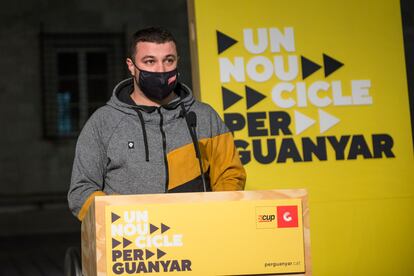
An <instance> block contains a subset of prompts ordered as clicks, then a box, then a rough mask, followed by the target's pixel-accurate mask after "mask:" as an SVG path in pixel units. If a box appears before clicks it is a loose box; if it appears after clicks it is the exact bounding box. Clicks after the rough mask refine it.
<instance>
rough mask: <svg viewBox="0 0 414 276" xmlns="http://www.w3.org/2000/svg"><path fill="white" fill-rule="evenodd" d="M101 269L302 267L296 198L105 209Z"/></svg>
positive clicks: (207, 271) (216, 271)
mask: <svg viewBox="0 0 414 276" xmlns="http://www.w3.org/2000/svg"><path fill="white" fill-rule="evenodd" d="M105 225H106V256H107V262H106V263H107V275H136V274H140V273H143V274H144V273H157V274H161V275H165V274H171V275H175V274H183V273H184V274H190V275H247V274H250V275H252V274H255V275H258V274H269V273H297V272H304V271H305V261H304V241H303V225H302V205H301V200H300V199H279V200H253V201H235V202H211V203H208V204H205V203H204V204H203V203H182V204H176V203H169V204H140V205H133V206H107V207H106V208H105Z"/></svg>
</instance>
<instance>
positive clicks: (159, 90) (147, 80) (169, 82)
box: [134, 66, 178, 101]
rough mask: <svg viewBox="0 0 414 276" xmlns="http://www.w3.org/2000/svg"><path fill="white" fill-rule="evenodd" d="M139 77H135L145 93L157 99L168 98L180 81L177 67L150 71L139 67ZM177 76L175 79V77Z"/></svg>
mask: <svg viewBox="0 0 414 276" xmlns="http://www.w3.org/2000/svg"><path fill="white" fill-rule="evenodd" d="M135 67H136V68H137V69H138V70H139V71H140V72H139V79H138V80H137V79H136V78H135V77H134V79H135V81H136V82H137V85H138V87H139V88H140V89H141V91H142V92H143V93H144V95H145V96H146V97H147V98H149V99H151V100H156V101H162V100H164V99H165V98H167V97H168V96H169V95H170V94H171V93H172V92H173V90H174V88H175V86H176V85H177V82H178V70H177V68H175V69H174V70H172V71H169V72H149V71H144V70H141V69H139V68H138V67H137V66H135ZM174 77H175V79H174Z"/></svg>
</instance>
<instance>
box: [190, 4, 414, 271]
mask: <svg viewBox="0 0 414 276" xmlns="http://www.w3.org/2000/svg"><path fill="white" fill-rule="evenodd" d="M189 2H190V3H191V5H189V6H190V7H192V6H193V7H194V14H193V15H194V17H192V16H190V20H194V22H193V23H194V26H195V27H194V29H195V34H196V35H195V40H194V41H193V48H192V50H193V54H196V55H197V60H193V64H197V65H198V66H197V68H196V70H195V71H194V72H198V74H197V75H196V76H195V79H196V80H197V81H195V82H194V83H195V84H196V85H197V84H199V86H200V87H199V88H197V87H196V90H197V91H198V90H199V91H200V95H201V99H202V100H203V101H205V102H208V103H209V104H211V105H212V106H213V107H214V108H215V109H216V110H217V111H218V112H219V113H220V114H221V115H222V116H223V118H229V116H231V115H232V114H236V116H238V117H237V118H238V119H239V120H241V121H238V122H239V123H240V122H242V123H244V127H242V128H241V129H238V128H236V127H235V126H234V127H235V131H234V136H235V139H236V142H237V141H238V142H245V143H246V144H248V146H247V148H246V149H243V148H241V147H239V152H240V153H241V156H242V158H243V159H244V161H245V163H246V165H245V168H246V171H247V176H248V177H247V186H246V187H247V189H250V190H258V189H279V188H289V189H291V188H306V189H308V191H309V198H310V209H311V214H312V220H311V223H312V232H311V233H312V234H311V235H312V251H313V256H314V258H313V264H314V267H315V269H314V271H315V275H390V274H391V271H392V272H393V273H392V274H393V275H409V274H410V273H409V271H411V270H413V269H414V263H413V262H410V261H408V260H407V258H408V257H409V256H410V253H409V251H408V248H410V247H411V248H414V247H413V240H414V239H413V238H412V235H411V234H410V233H409V230H407V229H409V228H405V227H412V223H413V219H412V218H410V217H408V213H407V212H408V210H407V209H406V208H407V207H408V205H409V203H411V204H412V203H413V196H414V185H413V184H414V174H413V168H414V159H413V145H412V137H411V124H410V114H409V101H408V91H407V81H406V72H405V62H404V48H403V38H402V26H401V15H400V6H399V1H398V0H387V1H375V0H367V1H359V0H349V1H330V0H315V1H300V0H293V1H282V0H277V1H274V0H257V1H247V0H246V1H222V0H220V1H219V0H210V1H203V0H194V1H189ZM190 13H191V9H190ZM193 18H194V19H193ZM190 24H191V22H190ZM217 31H220V32H221V33H223V34H225V35H226V36H228V37H230V38H232V39H234V40H236V41H237V42H236V43H235V44H234V45H232V46H230V47H228V48H227V49H226V50H224V51H222V52H221V53H218V45H217ZM250 34H252V35H250ZM260 34H262V35H263V36H262V37H261V38H260V39H259V37H260ZM250 38H252V42H249V41H250ZM278 38H279V40H278ZM278 41H279V42H280V41H282V42H283V43H277V42H278ZM266 43H267V44H266ZM262 45H265V46H263V48H261V46H262ZM266 45H267V46H266ZM194 46H196V47H194ZM278 47H279V48H278ZM195 50H196V51H195ZM324 54H325V55H327V56H329V57H331V58H333V59H335V60H337V61H338V62H341V63H343V64H344V65H343V66H341V67H339V68H338V69H337V70H333V72H331V73H330V72H329V68H330V67H331V66H334V62H332V61H330V60H329V58H327V57H326V56H325V58H324ZM193 56H195V55H193ZM289 58H290V59H291V60H292V61H291V64H289V62H288V60H289ZM302 58H306V59H308V60H310V61H313V62H314V63H316V64H319V65H320V66H321V68H320V69H319V70H316V71H315V72H313V73H311V74H310V75H309V76H308V77H306V78H303V74H304V73H306V71H307V70H306V69H304V68H303V65H304V64H305V63H306V61H303V60H302ZM324 61H325V62H327V64H324ZM255 62H256V64H255ZM240 64H241V65H240ZM276 68H277V69H276ZM283 69H284V70H285V71H286V72H290V74H283V72H282V71H283ZM295 69H297V71H296V72H295ZM276 71H277V73H276ZM267 72H270V73H269V75H266V73H267ZM329 73H330V74H329ZM260 77H262V79H260ZM223 87H224V88H226V89H228V90H230V91H232V92H233V93H235V94H237V95H238V96H239V97H240V98H241V99H240V100H239V101H235V103H234V104H228V105H229V106H228V107H227V108H224V106H223V98H222V88H223ZM246 87H249V88H246ZM290 88H292V90H291V91H290V90H288V89H290ZM248 89H254V90H255V91H257V92H259V93H260V94H262V95H263V96H264V97H265V98H264V99H263V100H261V101H258V102H257V103H254V101H253V100H252V99H250V100H249V101H248V100H247V92H246V90H247V91H250V90H248ZM249 93H250V94H251V93H252V92H249ZM250 94H249V95H250ZM253 94H254V93H253ZM248 105H249V106H248ZM254 116H257V117H256V119H254ZM283 116H285V117H283ZM248 118H250V122H249V119H248ZM270 118H272V120H273V121H270ZM276 119H279V120H284V122H288V120H287V119H289V120H290V123H286V124H285V125H283V126H284V130H286V128H287V129H288V130H289V131H290V133H287V132H282V131H279V132H278V133H277V132H276V130H277V128H276V127H275V126H276V125H277V123H275V122H276V121H275V120H276ZM228 123H229V122H228ZM254 124H256V126H254ZM282 124H283V123H282ZM249 126H250V132H249ZM279 130H280V129H279ZM317 139H319V140H317ZM341 139H343V140H342V141H345V142H344V147H343V148H342V149H341V148H340V147H338V146H333V144H334V142H335V141H337V142H338V141H341ZM347 139H348V140H347ZM267 140H269V143H270V146H271V148H270V151H269V149H268V147H267ZM316 141H319V143H320V145H319V146H320V151H319V154H320V156H321V159H323V160H319V159H318V158H316V157H315V155H312V154H310V156H311V160H308V161H305V159H306V158H307V156H306V154H305V153H306V152H307V153H309V152H310V146H309V145H308V144H309V143H310V142H313V143H316ZM307 143H308V144H307ZM253 144H255V145H256V150H253ZM260 145H261V146H262V148H263V150H262V152H259V150H258V149H259V148H258V146H260ZM323 145H325V146H323ZM272 149H273V152H274V153H275V154H274V156H271V157H269V158H267V159H266V158H264V157H266V155H268V154H269V153H272ZM295 150H297V152H295ZM260 154H261V155H263V156H264V157H263V158H261V159H260V158H258V156H260ZM341 155H342V156H341ZM284 156H287V157H288V158H283V157H284ZM246 157H250V158H249V159H246ZM293 157H296V158H297V159H296V160H295V159H294V158H293ZM324 159H326V160H324ZM259 160H262V161H261V162H259ZM263 160H265V161H266V160H267V161H266V162H267V163H266V164H265V161H263ZM385 198H386V199H387V200H385ZM386 202H389V204H390V205H389V206H388V205H387V204H385V203H386ZM345 203H347V204H345ZM345 206H346V207H345ZM360 207H361V208H363V210H359V209H360ZM393 212H397V214H396V215H392V213H393ZM403 216H406V217H405V220H404V221H403V222H401V223H396V222H397V218H399V219H402V217H403ZM384 218H386V219H388V220H391V221H393V222H395V223H393V225H391V224H386V223H385V221H384ZM344 219H346V221H345V220H344ZM355 241H356V242H355ZM354 243H355V244H354ZM382 245H386V246H384V247H383V246H382ZM352 248H355V250H357V253H358V254H356V253H355V251H354V250H353V249H352ZM396 252H398V253H396ZM400 260H403V261H405V262H404V264H402V263H401V262H400ZM378 263H381V265H380V266H379V265H378ZM384 271H386V272H389V273H385V272H384Z"/></svg>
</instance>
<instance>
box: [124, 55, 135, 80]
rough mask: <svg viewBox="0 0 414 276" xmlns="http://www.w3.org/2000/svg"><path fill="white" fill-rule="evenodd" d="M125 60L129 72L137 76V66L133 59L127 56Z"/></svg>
mask: <svg viewBox="0 0 414 276" xmlns="http://www.w3.org/2000/svg"><path fill="white" fill-rule="evenodd" d="M125 62H126V64H127V67H128V71H129V73H131V75H132V76H135V66H134V63H133V62H132V60H131V59H130V58H127V59H126V60H125Z"/></svg>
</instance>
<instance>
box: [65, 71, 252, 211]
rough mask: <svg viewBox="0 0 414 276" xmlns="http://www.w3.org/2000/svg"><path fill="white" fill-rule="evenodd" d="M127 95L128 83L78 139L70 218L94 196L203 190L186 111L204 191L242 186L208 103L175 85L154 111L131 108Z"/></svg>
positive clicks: (229, 140)
mask: <svg viewBox="0 0 414 276" xmlns="http://www.w3.org/2000/svg"><path fill="white" fill-rule="evenodd" d="M132 91H133V82H132V79H126V80H124V81H122V82H120V83H119V84H118V85H117V86H116V87H115V89H114V92H113V95H112V97H111V99H110V100H109V101H108V103H107V104H106V105H105V106H103V107H101V108H99V109H98V110H97V111H96V112H95V113H94V114H93V115H92V116H91V117H90V118H89V120H88V121H87V122H86V124H85V126H84V127H83V129H82V131H81V133H80V135H79V138H78V141H77V144H76V152H75V159H74V163H73V170H72V179H71V183H70V188H69V192H68V201H69V207H70V209H71V211H72V212H73V214H74V215H75V216H77V217H78V218H79V219H82V218H83V217H84V215H85V214H86V212H87V209H88V207H89V205H90V204H91V202H92V201H93V197H94V196H96V195H104V194H151V193H166V192H197V191H203V190H204V188H203V185H202V182H201V173H200V166H199V163H198V159H197V158H196V154H195V150H194V144H193V142H192V138H191V135H190V131H189V127H188V124H187V122H186V116H187V114H188V113H189V112H194V113H195V115H196V132H197V139H198V142H199V147H200V151H201V156H202V160H203V172H204V175H205V178H206V179H207V186H208V187H207V189H208V190H213V191H219V190H220V191H222V190H241V189H243V188H244V184H245V178H246V175H245V171H244V169H243V166H242V164H241V162H240V159H239V156H238V153H237V151H236V149H235V146H234V141H233V136H232V134H231V133H230V132H229V130H228V128H227V127H226V126H225V124H224V122H223V121H222V120H221V118H220V117H219V116H218V114H217V113H216V112H215V111H214V110H213V109H212V108H211V107H210V106H209V105H207V104H204V103H201V102H199V101H197V100H195V99H194V97H193V95H192V93H191V91H190V89H189V88H188V87H187V86H185V85H183V84H180V83H179V84H178V85H177V87H176V89H175V90H174V91H175V93H176V94H177V95H178V96H179V97H177V98H176V99H175V100H173V101H172V102H170V103H169V104H168V105H165V106H161V107H148V106H137V105H135V104H134V103H133V102H132V101H131V100H130V97H129V95H130V93H131V92H132ZM128 99H129V101H130V102H129V101H128Z"/></svg>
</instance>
